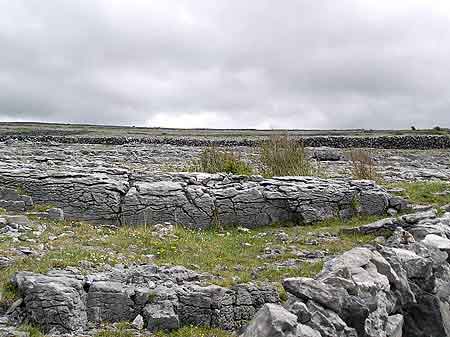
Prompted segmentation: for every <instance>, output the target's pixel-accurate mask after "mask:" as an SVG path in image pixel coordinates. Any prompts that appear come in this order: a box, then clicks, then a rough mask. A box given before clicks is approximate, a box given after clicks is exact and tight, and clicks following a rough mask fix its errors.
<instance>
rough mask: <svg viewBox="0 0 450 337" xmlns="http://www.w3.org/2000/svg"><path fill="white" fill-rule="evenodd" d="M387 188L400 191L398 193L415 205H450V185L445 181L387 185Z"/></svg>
mask: <svg viewBox="0 0 450 337" xmlns="http://www.w3.org/2000/svg"><path fill="white" fill-rule="evenodd" d="M385 187H386V188H390V189H400V190H401V192H399V193H397V194H399V195H400V196H402V197H405V198H407V199H408V200H409V201H410V202H412V203H414V204H427V205H428V204H432V205H434V206H443V205H447V204H450V183H449V182H445V181H416V182H399V183H390V184H385ZM447 191H448V193H446V192H447Z"/></svg>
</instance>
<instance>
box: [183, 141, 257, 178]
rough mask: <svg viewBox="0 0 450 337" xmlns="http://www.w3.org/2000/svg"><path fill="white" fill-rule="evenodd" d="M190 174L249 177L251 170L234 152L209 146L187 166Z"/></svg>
mask: <svg viewBox="0 0 450 337" xmlns="http://www.w3.org/2000/svg"><path fill="white" fill-rule="evenodd" d="M188 171H191V172H206V173H221V172H225V173H232V174H238V175H251V174H252V173H253V170H252V168H251V167H250V166H249V165H248V164H247V163H246V162H244V161H243V160H242V159H241V158H240V156H239V155H238V154H236V153H234V152H230V151H224V150H221V149H219V148H217V147H214V146H211V147H208V148H206V149H204V150H203V151H202V153H201V154H200V156H199V158H198V159H194V160H193V161H192V162H191V164H190V165H189V166H188Z"/></svg>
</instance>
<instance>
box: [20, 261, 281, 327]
mask: <svg viewBox="0 0 450 337" xmlns="http://www.w3.org/2000/svg"><path fill="white" fill-rule="evenodd" d="M206 277H207V276H205V275H202V274H199V273H196V272H193V271H191V270H188V269H186V268H184V267H170V268H169V267H157V266H155V265H142V266H139V267H131V268H124V267H116V268H111V269H110V270H108V271H105V272H101V273H96V274H90V275H87V276H83V275H81V274H80V273H79V271H78V270H76V269H71V270H53V271H50V272H48V273H47V274H46V275H42V274H35V273H30V272H19V273H17V274H16V275H15V276H14V279H13V283H14V284H15V285H16V286H17V288H18V290H19V292H20V294H21V295H22V298H23V302H22V303H21V306H20V307H18V308H16V310H18V311H20V314H21V315H22V316H23V317H25V318H26V319H27V320H28V321H30V322H31V323H34V324H37V325H39V326H40V327H41V328H42V329H43V331H44V332H49V331H51V330H53V331H59V332H62V333H73V332H76V331H83V330H85V329H87V327H88V324H89V323H100V322H121V321H133V320H134V319H135V318H136V317H137V316H138V315H141V317H143V319H144V327H145V328H146V329H148V330H150V331H157V330H160V329H163V330H172V329H176V328H179V327H183V326H185V325H191V324H194V325H204V326H209V327H217V328H221V329H225V330H235V329H238V328H239V327H241V326H242V325H243V324H244V323H246V322H247V321H248V320H250V319H251V318H252V317H253V315H254V314H255V313H256V312H257V311H258V309H259V308H260V307H261V306H262V305H264V304H265V303H279V302H280V298H279V296H278V292H277V290H276V289H275V288H274V287H273V286H271V285H268V284H266V285H264V284H260V285H254V284H241V285H237V286H234V287H232V288H223V287H219V286H215V285H205V284H204V282H202V280H204V279H205V278H206Z"/></svg>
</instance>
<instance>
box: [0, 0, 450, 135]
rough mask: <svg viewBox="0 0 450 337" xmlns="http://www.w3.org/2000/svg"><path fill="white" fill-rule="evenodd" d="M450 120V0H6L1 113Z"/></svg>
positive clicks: (0, 20)
mask: <svg viewBox="0 0 450 337" xmlns="http://www.w3.org/2000/svg"><path fill="white" fill-rule="evenodd" d="M30 120H32V121H51V122H81V123H101V124H124V125H148V126H169V127H211V128H224V127H232V128H374V129H375V128H408V127H409V126H411V125H415V126H417V127H432V126H435V125H441V126H450V1H448V0H442V1H439V0H432V1H430V0H422V1H419V0H359V1H358V0H283V1H275V0H245V1H243V0H220V1H219V0H217V1H215V0H192V1H188V0H158V1H153V0H122V1H118V0H78V1H75V0H74V1H69V0H57V1H43V0H23V1H22V0H0V121H30Z"/></svg>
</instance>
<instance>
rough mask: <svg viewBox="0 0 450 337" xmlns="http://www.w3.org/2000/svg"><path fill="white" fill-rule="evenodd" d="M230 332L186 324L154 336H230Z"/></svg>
mask: <svg viewBox="0 0 450 337" xmlns="http://www.w3.org/2000/svg"><path fill="white" fill-rule="evenodd" d="M232 336H234V335H233V334H231V333H230V332H227V331H223V330H220V329H215V328H207V327H198V326H186V327H183V328H181V329H178V330H175V331H172V332H162V331H160V332H157V333H156V334H155V337H232Z"/></svg>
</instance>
